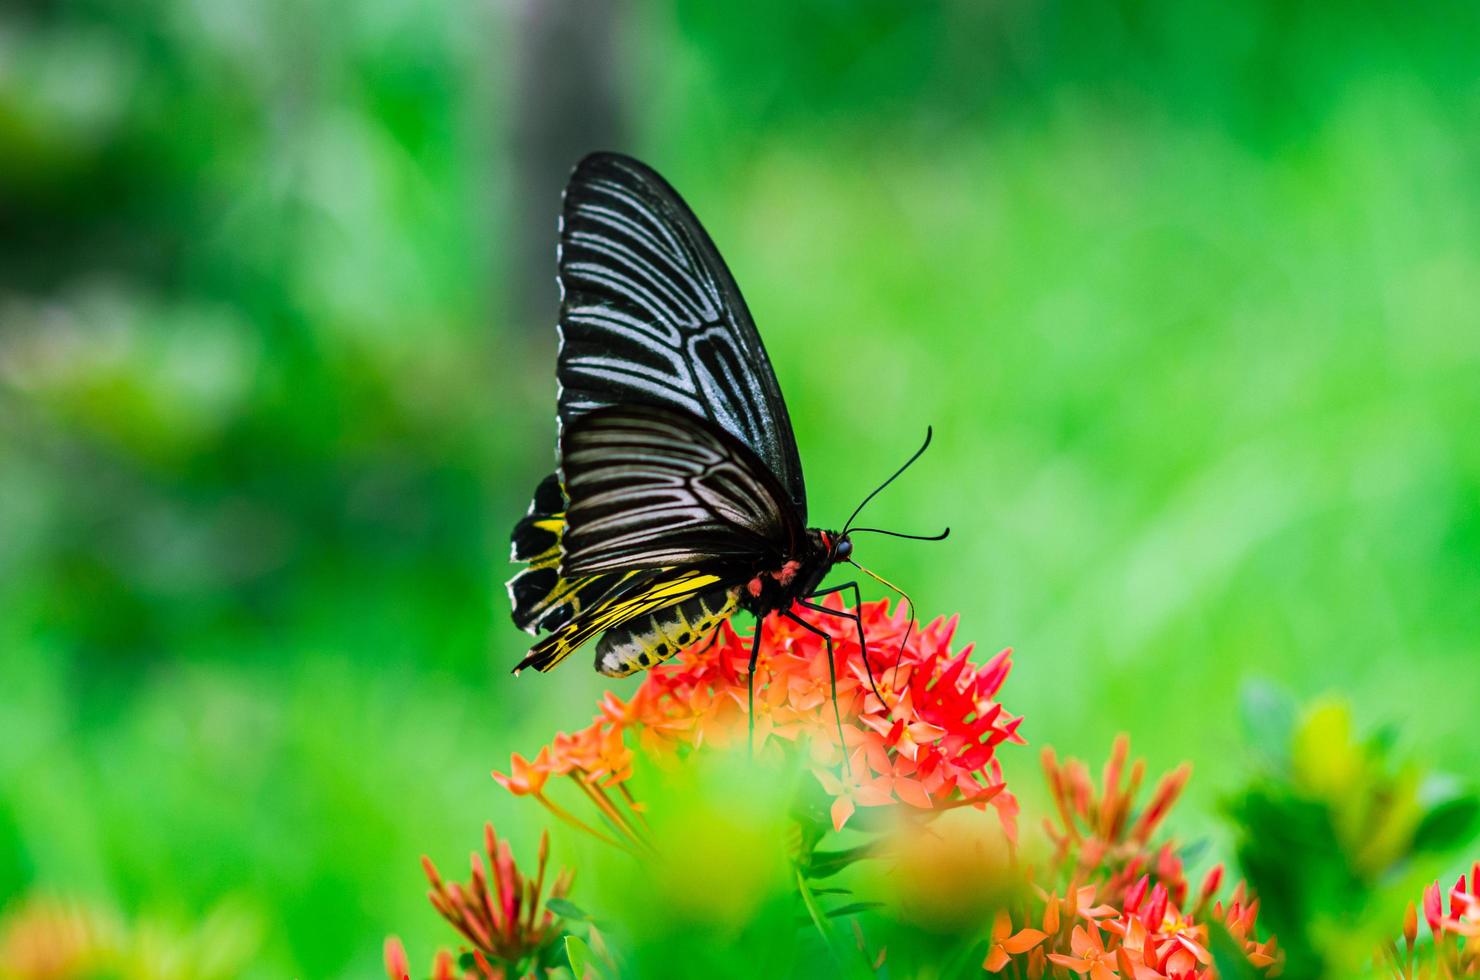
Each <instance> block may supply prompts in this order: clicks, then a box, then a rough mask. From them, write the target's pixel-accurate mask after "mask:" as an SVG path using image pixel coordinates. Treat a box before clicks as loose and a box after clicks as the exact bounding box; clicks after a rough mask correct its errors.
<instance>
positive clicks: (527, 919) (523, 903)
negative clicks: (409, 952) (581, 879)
mask: <svg viewBox="0 0 1480 980" xmlns="http://www.w3.org/2000/svg"><path fill="white" fill-rule="evenodd" d="M483 849H484V852H485V853H486V854H487V857H488V864H487V865H486V866H485V865H484V863H483V857H482V856H480V855H479V854H478V853H477V852H474V853H473V855H472V859H471V864H472V870H473V877H472V880H471V881H470V882H469V883H468V884H467V885H461V884H458V883H457V882H452V883H450V884H449V883H447V882H444V881H443V880H442V876H441V875H440V874H439V873H438V872H437V868H436V866H435V865H434V864H432V862H431V860H430V859H429V858H425V857H423V858H422V859H421V863H422V868H423V869H425V871H426V875H427V880H428V881H430V882H431V885H432V887H431V891H430V892H428V898H430V899H431V902H432V905H433V906H434V907H435V908H436V910H437V911H438V912H439V913H440V914H441V915H442V917H443V918H444V919H446V920H447V921H448V922H450V923H452V925H453V926H454V927H455V928H456V929H457V931H458V932H460V933H462V935H463V938H465V939H466V940H467V942H468V943H469V959H470V960H471V968H470V969H469V970H468V971H467V972H466V973H463V974H459V973H458V972H457V967H456V966H455V964H454V961H453V958H452V955H451V954H450V953H448V952H446V951H445V950H444V951H442V952H439V953H438V954H437V957H436V959H435V960H434V961H433V964H432V977H433V980H459V978H460V977H465V978H467V980H505V978H506V977H526V976H541V975H543V973H544V971H543V969H542V968H541V961H542V959H543V957H544V954H545V953H546V951H547V950H548V949H549V947H551V946H552V945H553V944H554V943H555V942H556V941H557V940H559V939H560V936H561V932H562V924H561V920H560V919H559V918H558V917H557V916H556V915H555V914H554V913H553V912H551V911H549V910H548V909H543V910H542V908H541V906H542V904H543V902H544V900H545V897H546V896H545V872H546V868H547V865H548V862H549V857H550V835H549V834H548V833H545V834H541V835H540V852H539V868H538V870H537V871H536V872H535V877H533V878H526V877H525V876H524V875H523V874H521V873H520V871H519V868H518V867H517V866H516V865H515V864H514V856H513V853H512V852H511V851H510V850H509V842H508V841H506V840H504V841H501V840H499V839H498V836H497V835H496V834H495V833H494V832H493V825H492V824H485V825H484V827H483ZM571 879H572V874H571V872H570V871H569V870H563V871H561V872H560V873H559V874H557V875H556V876H555V881H554V882H553V884H551V886H550V891H549V896H548V897H550V898H564V897H565V895H566V894H567V893H568V892H569V891H570V884H571ZM385 966H386V972H387V973H388V974H389V976H390V978H391V980H409V975H410V973H409V969H408V967H407V959H406V950H405V949H404V948H403V947H402V945H401V941H400V940H399V939H397V938H395V937H394V936H392V937H391V938H389V939H387V940H386V943H385Z"/></svg>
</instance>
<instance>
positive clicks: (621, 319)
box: [556, 153, 807, 524]
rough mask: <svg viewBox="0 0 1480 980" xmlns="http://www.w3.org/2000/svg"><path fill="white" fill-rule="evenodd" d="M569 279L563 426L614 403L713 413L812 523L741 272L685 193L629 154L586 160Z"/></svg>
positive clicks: (571, 196) (566, 260) (567, 250)
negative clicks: (739, 282)
mask: <svg viewBox="0 0 1480 980" xmlns="http://www.w3.org/2000/svg"><path fill="white" fill-rule="evenodd" d="M560 284H561V290H562V296H563V299H562V301H561V309H560V355H559V361H558V364H557V366H556V375H557V377H558V379H559V381H560V400H559V413H560V420H561V423H562V428H563V429H564V428H566V427H568V426H570V425H571V424H572V423H574V422H575V421H576V419H578V418H579V417H580V416H582V415H584V414H585V413H587V412H591V411H594V410H596V409H599V408H604V407H607V406H612V405H652V406H657V407H660V408H669V409H675V410H678V411H680V412H685V413H688V414H689V415H693V416H696V417H698V418H701V419H708V420H709V421H711V422H712V423H714V425H716V426H718V427H719V428H720V429H722V430H723V431H725V432H727V433H728V434H729V435H731V436H733V437H734V438H735V439H736V440H738V441H739V442H740V443H741V444H742V445H744V446H745V447H747V448H749V449H750V450H751V452H752V454H753V455H755V456H756V457H758V458H759V459H760V460H761V461H762V462H764V464H765V465H766V467H768V468H769V469H770V472H771V474H773V477H774V481H775V482H779V484H780V486H781V487H782V488H783V490H784V491H785V494H786V498H787V500H788V502H789V503H790V505H791V510H792V511H793V512H794V513H796V514H797V515H798V519H799V520H800V521H801V523H802V524H805V523H806V515H807V495H806V488H805V486H804V484H803V481H802V464H801V460H800V458H799V457H798V455H797V446H796V438H795V436H794V435H793V433H792V429H791V419H790V417H789V416H788V415H787V412H786V403H785V401H783V400H782V397H781V388H780V386H779V385H778V384H777V383H776V374H775V372H774V371H773V370H772V369H771V362H770V359H769V358H767V357H766V350H765V347H764V346H762V344H761V338H760V335H759V334H758V333H757V332H756V329H755V323H754V321H753V320H751V318H750V311H749V310H748V309H747V308H746V306H745V300H744V299H742V298H741V296H740V290H739V288H738V287H737V286H736V285H735V280H734V279H733V278H732V277H731V275H730V272H729V270H728V269H727V268H726V267H725V264H724V261H723V260H722V259H721V258H720V256H719V252H718V251H717V250H716V249H715V247H714V243H713V242H712V241H711V240H710V238H709V235H708V234H707V233H706V232H705V231H704V228H703V226H701V225H700V224H699V221H698V219H697V218H695V217H694V214H693V212H692V211H690V210H689V208H688V205H686V204H685V203H684V202H683V199H682V198H681V197H679V196H678V192H677V191H675V190H674V189H673V188H672V187H670V186H669V185H668V183H667V182H666V181H665V180H664V179H663V178H662V177H660V176H658V174H656V173H655V172H654V171H653V170H651V169H650V168H648V167H647V166H644V165H643V164H641V163H638V162H637V161H636V160H633V159H631V158H629V157H625V156H621V155H619V154H615V153H596V154H592V155H591V156H588V157H586V159H584V160H582V161H581V163H580V165H579V166H577V167H576V169H575V173H574V174H572V175H571V179H570V183H569V184H568V185H567V187H566V190H565V205H564V211H563V214H562V217H561V229H560ZM563 438H565V437H564V436H562V439H563Z"/></svg>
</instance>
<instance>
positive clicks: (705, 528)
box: [560, 405, 805, 578]
mask: <svg viewBox="0 0 1480 980" xmlns="http://www.w3.org/2000/svg"><path fill="white" fill-rule="evenodd" d="M560 465H561V477H562V482H563V484H564V486H565V493H566V496H567V497H568V498H569V504H568V506H567V507H566V512H565V522H566V525H565V533H564V537H563V539H562V541H561V547H562V549H563V554H562V556H561V559H560V575H561V577H562V578H579V577H582V576H586V575H594V574H600V573H607V572H629V571H633V570H635V569H650V568H702V569H706V570H716V571H718V570H733V569H737V568H739V569H748V568H754V567H757V565H759V566H760V567H765V566H766V564H768V563H770V567H779V566H780V564H781V563H782V562H783V561H785V560H786V559H787V558H788V557H790V556H792V555H795V554H796V553H798V551H799V550H800V548H801V546H802V541H803V536H804V534H805V530H804V525H803V522H802V518H801V515H800V514H799V513H798V511H797V509H796V508H795V507H794V506H793V505H792V503H791V501H790V499H789V498H788V496H787V493H786V491H785V489H784V488H783V487H782V486H781V484H780V483H779V482H778V481H777V479H776V477H775V476H774V475H773V474H772V473H771V471H770V469H769V468H768V467H767V466H766V464H765V463H764V462H763V461H762V460H761V459H760V458H759V457H757V456H756V454H755V453H753V452H751V450H750V449H749V447H747V446H746V445H744V444H743V443H741V442H740V440H739V439H737V438H735V437H734V436H733V435H731V434H730V433H728V432H726V431H725V430H723V429H721V428H719V427H717V426H716V425H714V424H712V423H710V422H707V421H705V420H703V419H701V418H697V417H695V416H692V415H688V414H686V413H683V412H678V411H673V410H671V409H666V408H656V407H652V406H638V405H630V406H620V407H614V408H603V409H598V410H596V411H593V412H589V413H587V414H584V415H582V416H580V417H579V418H577V419H576V420H575V421H574V422H572V423H571V425H570V427H569V428H568V429H567V430H566V432H565V435H564V438H563V442H562V445H561V458H560Z"/></svg>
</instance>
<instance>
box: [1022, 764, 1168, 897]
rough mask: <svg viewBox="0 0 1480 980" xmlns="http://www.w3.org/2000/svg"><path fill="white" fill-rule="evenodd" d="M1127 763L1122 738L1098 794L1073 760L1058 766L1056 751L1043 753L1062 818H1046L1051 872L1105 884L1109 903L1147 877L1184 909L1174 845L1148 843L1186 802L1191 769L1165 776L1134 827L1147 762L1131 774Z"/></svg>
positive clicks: (1085, 770) (1086, 772) (1082, 767)
mask: <svg viewBox="0 0 1480 980" xmlns="http://www.w3.org/2000/svg"><path fill="white" fill-rule="evenodd" d="M1129 755H1130V740H1129V739H1127V738H1126V737H1125V736H1124V735H1120V736H1119V737H1117V738H1116V739H1115V744H1114V746H1113V747H1112V748H1111V750H1110V758H1109V760H1108V761H1107V762H1106V763H1105V768H1104V771H1103V773H1102V776H1101V782H1102V785H1101V786H1096V785H1095V783H1094V780H1093V779H1092V778H1091V777H1090V773H1089V767H1088V766H1086V765H1085V764H1084V763H1083V762H1080V761H1079V760H1078V759H1069V760H1066V761H1065V762H1064V764H1063V765H1060V764H1059V763H1058V760H1057V759H1056V758H1055V757H1054V753H1053V750H1052V749H1047V748H1046V749H1044V750H1043V772H1044V775H1045V777H1046V778H1047V780H1048V788H1049V792H1050V793H1051V794H1052V795H1053V801H1054V806H1055V809H1056V812H1057V815H1058V823H1055V822H1054V821H1053V819H1052V818H1049V817H1045V818H1044V820H1043V829H1044V832H1045V833H1047V834H1048V838H1049V840H1050V841H1052V842H1053V845H1054V854H1053V863H1054V868H1055V870H1056V872H1058V873H1059V876H1060V877H1066V876H1067V877H1069V878H1070V879H1076V880H1088V879H1090V878H1091V877H1093V876H1095V875H1100V876H1102V877H1103V878H1104V879H1105V882H1104V887H1103V889H1102V891H1101V894H1102V896H1103V900H1104V901H1110V902H1120V901H1122V900H1123V899H1124V898H1125V896H1126V895H1127V893H1128V892H1129V890H1130V888H1131V886H1132V885H1134V884H1135V882H1136V880H1137V879H1138V878H1140V877H1141V876H1142V875H1143V874H1150V875H1151V877H1152V879H1153V880H1154V881H1155V882H1156V883H1157V884H1159V885H1161V886H1162V887H1164V888H1165V889H1166V890H1167V894H1168V896H1169V897H1170V899H1171V901H1172V902H1173V903H1174V904H1177V905H1181V904H1182V903H1183V902H1185V901H1186V898H1187V879H1186V876H1185V875H1184V873H1183V869H1182V861H1181V859H1180V858H1178V857H1177V850H1176V842H1175V841H1166V842H1164V843H1162V845H1161V846H1160V847H1159V848H1156V847H1153V846H1152V844H1151V839H1152V837H1153V836H1155V834H1156V831H1157V829H1158V828H1159V827H1160V826H1161V823H1162V821H1164V820H1165V819H1166V816H1167V814H1168V813H1169V812H1170V811H1171V809H1172V807H1173V806H1174V805H1175V804H1176V802H1177V799H1178V798H1179V797H1180V796H1181V795H1182V790H1183V789H1184V788H1185V787H1186V786H1187V780H1188V778H1189V777H1190V776H1191V775H1192V767H1191V766H1188V765H1186V764H1183V765H1181V766H1178V767H1177V768H1176V769H1175V770H1173V771H1172V772H1170V773H1167V774H1166V775H1164V776H1163V777H1162V778H1161V780H1160V782H1158V783H1157V786H1156V789H1155V791H1154V792H1153V793H1152V794H1151V802H1150V803H1149V804H1147V806H1146V807H1145V809H1143V810H1141V812H1140V813H1139V815H1137V816H1136V817H1135V819H1134V820H1132V819H1131V814H1132V807H1133V806H1134V804H1135V801H1136V796H1137V794H1139V792H1140V790H1141V784H1142V782H1143V781H1144V779H1145V778H1146V762H1145V760H1144V759H1137V760H1135V762H1133V763H1131V765H1130V768H1129V772H1127V768H1126V762H1127V761H1128V757H1129ZM1122 780H1124V783H1125V785H1122Z"/></svg>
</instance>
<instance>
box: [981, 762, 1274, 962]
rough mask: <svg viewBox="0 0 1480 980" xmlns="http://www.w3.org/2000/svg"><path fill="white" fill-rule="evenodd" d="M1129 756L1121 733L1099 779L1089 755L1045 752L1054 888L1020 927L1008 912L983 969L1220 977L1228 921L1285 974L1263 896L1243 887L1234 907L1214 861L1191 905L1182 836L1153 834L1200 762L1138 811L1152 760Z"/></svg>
mask: <svg viewBox="0 0 1480 980" xmlns="http://www.w3.org/2000/svg"><path fill="white" fill-rule="evenodd" d="M1129 754H1130V743H1129V741H1128V740H1127V739H1126V738H1125V736H1123V735H1122V736H1121V737H1119V738H1117V739H1116V741H1115V745H1114V748H1113V749H1112V750H1111V753H1110V759H1109V761H1108V762H1106V764H1105V768H1104V771H1103V774H1102V779H1101V782H1100V784H1099V785H1096V784H1095V782H1094V780H1093V779H1092V778H1091V777H1090V774H1089V769H1088V767H1087V766H1086V765H1085V764H1084V763H1082V762H1079V761H1078V760H1075V759H1070V760H1067V761H1066V762H1064V763H1063V764H1062V765H1060V764H1059V762H1058V760H1057V758H1056V757H1055V756H1054V753H1053V751H1052V750H1048V749H1045V750H1044V753H1043V769H1044V774H1045V776H1046V777H1047V780H1048V785H1049V791H1050V793H1051V795H1052V796H1053V800H1054V804H1055V808H1056V811H1057V815H1058V820H1057V822H1055V820H1053V819H1052V818H1045V820H1044V831H1045V832H1046V833H1047V835H1048V838H1049V840H1050V841H1051V842H1052V844H1053V847H1054V850H1053V856H1052V859H1051V862H1050V865H1051V866H1050V868H1049V874H1048V878H1049V880H1050V884H1049V885H1048V886H1047V887H1045V886H1043V885H1039V884H1035V885H1034V888H1033V897H1032V898H1030V900H1029V903H1028V906H1029V907H1028V908H1027V909H1025V910H1024V911H1023V914H1022V915H1021V916H1020V919H1019V921H1022V922H1024V923H1028V922H1031V923H1033V924H1032V925H1024V927H1023V928H1020V929H1014V927H1013V917H1012V914H1011V913H1010V912H1008V911H1005V910H1004V911H1002V912H999V913H998V915H997V917H996V920H995V922H994V923H993V926H992V935H991V942H990V945H989V946H988V950H987V956H986V959H985V960H984V961H983V962H982V968H983V969H984V970H987V971H988V972H991V973H1002V972H1004V971H1007V970H1009V969H1010V970H1011V975H1013V976H1026V977H1032V978H1038V977H1056V978H1059V977H1070V976H1075V975H1079V976H1089V977H1092V978H1094V980H1109V978H1112V977H1116V978H1119V977H1124V978H1134V980H1211V978H1214V977H1216V976H1217V974H1216V972H1215V971H1214V970H1213V966H1212V963H1213V957H1212V954H1211V953H1210V952H1209V950H1208V943H1209V930H1210V928H1211V924H1212V923H1217V924H1218V925H1219V926H1220V927H1221V928H1223V929H1226V930H1227V931H1228V933H1229V935H1230V936H1231V937H1232V938H1233V940H1234V941H1235V942H1237V943H1238V944H1239V945H1240V946H1242V948H1243V950H1244V954H1245V955H1246V956H1247V957H1248V960H1249V963H1250V964H1251V965H1252V966H1253V967H1255V968H1256V969H1258V970H1261V971H1263V972H1264V974H1265V975H1266V976H1276V975H1277V974H1278V973H1279V969H1280V956H1279V953H1278V950H1277V947H1276V945H1275V940H1274V939H1273V938H1272V937H1271V938H1270V939H1268V940H1266V941H1263V942H1261V941H1259V940H1258V938H1257V936H1256V935H1255V922H1256V920H1257V919H1258V916H1259V903H1258V901H1257V900H1254V899H1250V898H1249V896H1248V895H1247V894H1246V889H1245V887H1244V885H1243V883H1242V882H1240V883H1239V885H1238V886H1237V887H1236V888H1235V889H1234V891H1233V895H1232V897H1231V898H1230V899H1229V901H1228V904H1227V905H1225V904H1224V903H1223V902H1221V901H1219V900H1217V899H1216V895H1217V893H1218V890H1219V887H1220V886H1221V885H1222V883H1223V867H1222V865H1219V866H1217V867H1215V868H1213V869H1212V870H1211V871H1210V872H1208V874H1207V876H1206V877H1205V878H1204V879H1203V882H1202V886H1201V888H1200V889H1199V890H1198V897H1197V901H1196V903H1195V904H1194V905H1193V907H1192V908H1191V909H1190V910H1189V911H1188V912H1186V913H1184V912H1183V911H1182V909H1183V908H1184V907H1185V904H1186V897H1187V890H1188V888H1187V877H1186V873H1185V870H1184V868H1183V866H1182V860H1181V858H1180V857H1178V855H1177V852H1176V847H1175V845H1174V843H1173V842H1172V841H1164V842H1162V843H1161V844H1159V845H1158V844H1156V843H1154V842H1153V838H1154V837H1155V836H1156V831H1157V829H1158V828H1159V827H1160V826H1161V824H1162V822H1163V821H1164V820H1165V819H1166V816H1167V814H1168V812H1169V811H1170V810H1171V808H1172V806H1173V804H1175V803H1176V801H1177V798H1178V797H1179V796H1180V795H1181V793H1182V790H1183V788H1184V787H1185V786H1186V785H1187V779H1188V777H1189V775H1190V774H1191V770H1190V769H1189V768H1188V767H1187V766H1185V765H1184V766H1181V767H1179V768H1178V769H1176V770H1175V771H1173V772H1171V773H1169V774H1167V775H1166V776H1163V777H1162V779H1161V780H1160V781H1159V782H1158V783H1157V786H1156V788H1155V789H1154V790H1153V792H1152V794H1151V800H1150V802H1149V803H1147V804H1146V806H1145V807H1144V808H1143V809H1141V810H1140V812H1139V814H1136V811H1135V804H1136V798H1137V796H1138V795H1139V793H1140V789H1141V786H1142V783H1143V781H1144V779H1145V775H1146V767H1145V763H1144V761H1142V760H1139V759H1138V760H1136V761H1135V762H1134V763H1131V764H1130V765H1129V768H1127V762H1128V758H1129ZM1031 877H1032V874H1031V872H1030V878H1031Z"/></svg>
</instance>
